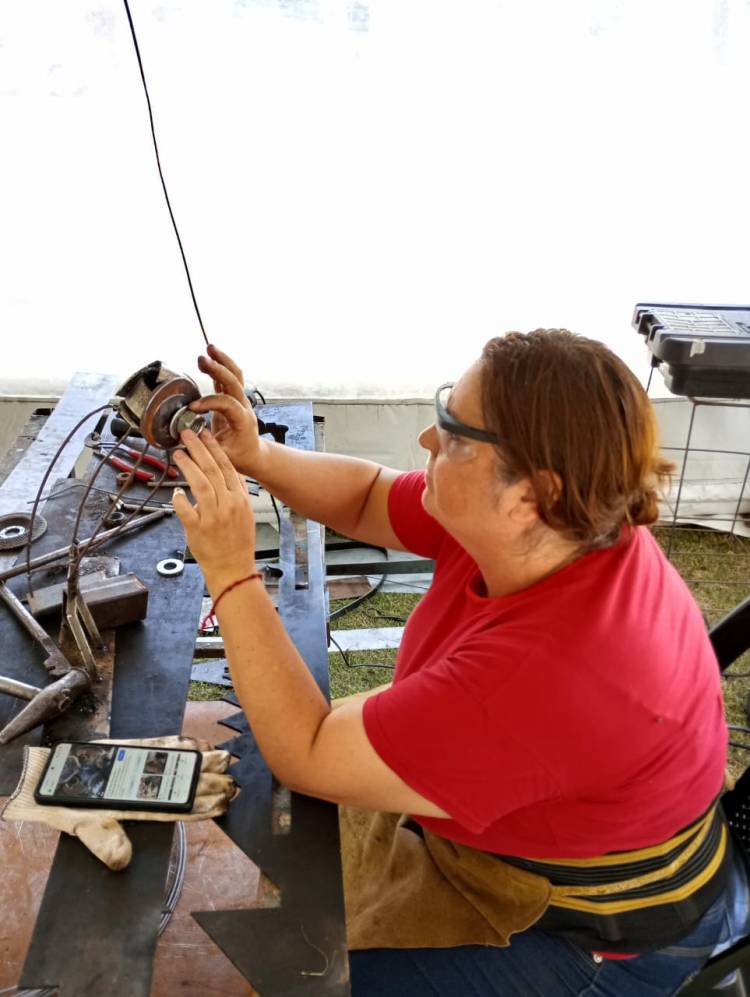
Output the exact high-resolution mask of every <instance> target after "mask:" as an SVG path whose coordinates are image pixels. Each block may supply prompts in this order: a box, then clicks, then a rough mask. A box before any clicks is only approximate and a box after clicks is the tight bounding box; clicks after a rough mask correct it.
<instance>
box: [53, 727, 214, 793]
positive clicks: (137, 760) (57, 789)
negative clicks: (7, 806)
mask: <svg viewBox="0 0 750 997" xmlns="http://www.w3.org/2000/svg"><path fill="white" fill-rule="evenodd" d="M199 765H200V753H199V752H196V751H183V750H179V749H174V748H136V747H129V746H125V745H116V744H83V743H73V744H70V743H61V744H57V745H55V747H54V748H53V749H52V753H51V754H50V757H49V761H48V763H47V767H46V769H45V771H44V774H43V776H42V780H41V782H40V784H39V787H38V789H37V791H36V794H35V795H36V798H37V800H38V801H39V802H40V803H44V802H52V801H53V800H54V802H55V803H61V804H66V803H68V804H76V803H78V804H82V803H88V804H91V803H94V804H96V805H99V806H101V805H106V804H107V803H109V804H111V805H112V806H113V807H114V806H115V805H116V804H120V803H123V804H126V805H128V806H130V807H131V808H134V807H133V805H134V804H137V805H139V806H143V807H145V808H152V809H158V807H159V806H164V807H166V808H167V809H174V808H175V807H183V808H184V807H187V806H188V804H192V797H193V792H194V787H195V782H196V774H197V773H196V768H197V767H199Z"/></svg>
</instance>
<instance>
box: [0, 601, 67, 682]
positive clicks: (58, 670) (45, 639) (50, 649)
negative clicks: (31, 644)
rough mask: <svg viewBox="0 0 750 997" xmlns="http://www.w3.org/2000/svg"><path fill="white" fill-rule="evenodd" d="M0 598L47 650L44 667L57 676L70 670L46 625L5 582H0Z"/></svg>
mask: <svg viewBox="0 0 750 997" xmlns="http://www.w3.org/2000/svg"><path fill="white" fill-rule="evenodd" d="M0 599H2V600H3V602H4V603H5V605H6V606H7V607H8V609H10V611H11V612H12V613H13V615H14V616H15V617H16V619H17V620H18V622H19V623H20V624H21V626H23V627H25V629H26V630H27V631H28V632H29V633H30V634H31V636H32V637H33V638H34V640H36V641H38V642H39V643H40V644H41V645H42V647H43V648H44V650H45V651H46V652H47V657H46V658H45V660H44V667H45V668H46V669H47V671H48V672H49V674H50V675H52V676H54V677H56V678H57V677H58V676H60V675H64V674H65V673H66V672H68V671H70V662H69V661H68V659H67V658H66V657H65V655H64V654H63V653H62V651H61V650H60V648H59V647H58V646H57V645H56V644H55V642H54V641H53V640H52V638H51V637H50V636H49V634H48V633H47V631H46V630H45V629H44V627H42V626H40V624H39V623H37V621H36V620H35V619H34V617H33V616H32V615H31V613H30V612H29V611H28V609H27V608H26V607H25V606H24V604H23V603H22V602H21V600H20V599H18V598H17V597H16V596H15V595H14V594H13V593H12V592H11V590H10V589H9V588H8V586H7V585H5V584H4V583H0Z"/></svg>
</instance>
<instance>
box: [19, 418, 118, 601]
mask: <svg viewBox="0 0 750 997" xmlns="http://www.w3.org/2000/svg"><path fill="white" fill-rule="evenodd" d="M108 408H109V402H107V404H106V405H100V406H99V408H95V409H94V410H93V411H91V412H87V413H86V415H84V416H83V417H82V418H81V419H79V421H78V422H77V423H76V424H75V426H73V428H72V429H71V431H70V432H69V433H68V434H67V436H66V437H65V439H64V440H63V441H62V443H61V444H60V446H59V447H58V448H57V450H56V451H55V455H54V457H53V458H52V460H51V461H50V463H49V465H48V466H47V470H46V471H45V472H44V475H43V477H42V480H41V482H40V484H39V488H38V489H37V493H36V495H35V496H34V505H33V507H32V509H31V522H30V523H29V542H28V543H27V544H26V582H27V585H28V589H29V595H33V589H32V586H31V538H32V537H33V536H34V521H35V519H36V514H37V509H38V508H39V502H40V501H41V496H42V492H43V491H44V486H45V485H46V484H47V481H48V479H49V476H50V474H52V468H53V467H54V466H55V464H56V463H57V460H58V458H59V456H60V454H61V453H62V452H63V450H64V449H65V447H66V446H67V445H68V444H69V443H70V441H71V440H72V439H73V437H74V436H75V434H76V433H77V432H78V430H79V429H80V428H81V426H82V425H83V424H84V422H86V421H87V420H88V419H90V418H91V417H92V416H94V415H97V414H98V413H99V412H103V411H104V410H105V409H108Z"/></svg>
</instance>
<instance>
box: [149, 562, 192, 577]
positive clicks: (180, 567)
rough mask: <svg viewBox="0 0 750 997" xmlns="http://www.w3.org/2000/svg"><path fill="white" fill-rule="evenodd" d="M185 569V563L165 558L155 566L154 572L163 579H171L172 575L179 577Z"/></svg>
mask: <svg viewBox="0 0 750 997" xmlns="http://www.w3.org/2000/svg"><path fill="white" fill-rule="evenodd" d="M184 569H185V562H184V561H181V560H179V558H176V557H165V558H164V560H163V561H159V563H158V564H157V565H156V571H157V573H158V574H160V575H161V576H162V577H163V578H171V577H172V576H173V575H181V574H182V572H183V571H184Z"/></svg>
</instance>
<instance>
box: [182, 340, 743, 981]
mask: <svg viewBox="0 0 750 997" xmlns="http://www.w3.org/2000/svg"><path fill="white" fill-rule="evenodd" d="M199 366H200V367H201V369H202V370H203V371H204V372H206V373H208V374H210V375H211V377H212V378H213V379H214V381H215V383H216V385H217V388H220V389H221V392H222V393H219V394H216V395H213V396H209V397H207V398H204V399H201V400H200V401H199V402H196V403H194V405H193V406H192V407H193V408H194V409H195V410H196V411H201V412H208V411H213V412H214V413H216V415H215V417H214V429H215V431H216V432H217V437H216V438H214V437H212V436H211V434H209V433H204V434H203V435H202V436H201V437H200V438H198V437H196V436H195V435H194V434H192V433H190V432H187V433H185V434H184V436H183V441H184V443H185V446H186V448H187V451H188V454H189V456H188V454H184V453H180V452H178V453H177V455H176V458H175V459H176V460H177V462H178V464H179V466H180V468H181V470H182V471H183V473H184V475H185V477H186V479H187V480H188V482H189V483H190V485H191V488H192V491H193V495H194V497H195V499H196V502H197V505H196V506H192V505H191V504H190V502H189V501H188V499H187V497H186V496H185V495H184V494H183V493H181V492H179V491H176V493H175V499H174V504H175V510H176V512H177V514H178V515H179V517H180V519H181V521H182V523H183V525H184V527H185V531H186V534H187V540H188V543H189V545H190V548H191V550H192V551H193V553H194V554H195V556H196V558H197V560H198V561H199V562H200V564H201V567H202V569H203V572H204V575H205V578H206V583H207V586H208V588H209V591H210V593H211V595H212V597H213V598H214V600H215V601H216V600H219V598H220V597H221V598H220V604H219V608H218V615H219V621H220V624H221V630H222V634H223V636H224V642H225V647H226V652H227V659H228V661H229V665H230V669H231V671H232V675H233V678H234V683H235V688H236V691H237V694H238V697H239V699H240V702H241V704H242V706H243V708H244V710H245V713H246V715H247V717H248V720H249V722H250V725H251V726H252V729H253V732H254V734H255V737H256V739H257V741H258V744H259V746H260V749H261V751H262V753H263V755H264V757H265V759H266V760H267V762H268V764H269V766H270V768H271V769H272V770H273V772H274V774H275V775H276V777H277V778H278V779H279V780H280V781H281V782H282V783H284V784H285V785H287V786H289V787H290V788H292V789H294V790H296V791H297V792H302V793H307V794H309V795H314V796H319V797H322V798H324V799H327V800H331V801H334V802H337V803H340V804H347V805H351V806H357V807H363V808H368V809H371V810H373V811H387V812H392V813H403V814H408V815H410V819H411V824H410V826H411V827H412V828H413V831H414V833H416V834H418V835H420V836H422V837H423V838H424V840H425V841H426V842H427V844H428V846H429V843H430V841H435V840H436V839H437V840H438V841H439V842H440V841H442V842H445V841H449V842H451V843H453V846H455V849H456V850H457V854H460V855H464V856H469V857H472V856H476V857H480V858H484V859H486V861H487V862H489V867H488V868H489V869H490V873H491V872H492V870H493V869H496V868H498V866H497V863H498V862H501V861H502V862H503V863H506V864H507V866H510V867H511V868H512V869H513V870H520V871H521V872H520V873H519V874H523V875H528V876H530V877H531V881H532V882H534V883H542V884H544V888H545V889H546V890H547V894H545V896H546V898H547V899H546V901H545V904H544V909H543V911H542V912H541V913H539V914H538V915H535V917H536V920H535V923H534V925H533V927H528V928H526V930H523V931H521V932H520V933H517V934H515V933H514V932H515V931H517V930H518V928H517V926H515V927H514V926H513V925H511V926H510V929H509V931H508V934H513V938H512V941H511V944H510V945H507V946H503V943H502V942H498V943H497V944H494V943H492V944H490V945H488V944H486V943H485V944H481V945H479V944H460V945H453V946H451V947H445V946H442V947H432V946H431V944H430V941H429V937H428V938H427V940H426V941H425V944H424V945H419V946H412V947H410V948H398V947H395V945H394V946H392V945H391V944H390V943H389V944H388V946H387V947H384V946H380V947H377V948H374V949H372V948H367V949H365V950H364V951H357V952H354V953H352V960H351V967H352V981H353V992H354V994H355V995H357V997H359V995H364V994H368V995H369V994H389V995H395V994H402V993H403V994H405V995H406V994H409V995H410V997H413V995H419V994H430V995H432V994H440V995H450V997H453V995H456V997H458V995H461V997H464V995H467V994H477V995H479V994H488V995H494V994H518V995H527V994H543V995H545V997H554V995H556V994H560V995H574V994H583V993H585V994H586V995H587V997H599V995H601V997H605V995H611V994H617V995H631V994H632V995H633V997H636V995H637V997H644V995H648V994H654V995H656V994H670V993H674V992H676V990H677V989H678V988H679V986H680V985H681V984H682V983H683V982H684V980H685V979H687V978H688V977H689V976H690V975H691V974H692V973H694V972H695V971H696V970H697V969H698V968H699V967H700V965H701V964H702V963H703V962H704V961H705V959H706V958H707V957H708V955H709V954H710V952H711V951H713V950H715V949H716V948H717V947H718V946H726V945H728V944H731V943H732V942H733V941H734V940H736V938H737V937H740V936H741V935H742V934H744V933H745V932H746V931H747V930H748V917H749V915H748V886H747V879H746V876H745V872H744V865H743V862H742V859H741V856H739V855H735V854H734V853H733V850H732V846H731V839H730V837H729V835H728V834H727V829H726V825H725V823H724V821H723V817H722V815H721V810H720V808H719V807H717V805H716V801H717V798H718V796H719V794H720V792H721V788H722V780H723V771H724V764H725V756H726V740H727V737H726V727H725V723H724V716H723V706H722V698H721V690H720V684H719V674H718V669H717V665H716V661H715V658H714V656H713V653H712V650H711V646H710V643H709V641H708V638H707V635H706V632H705V628H704V626H703V621H702V618H701V615H700V612H699V611H698V608H697V606H696V605H695V603H694V601H693V599H692V597H691V595H690V593H689V592H688V590H687V588H686V587H685V586H684V584H683V583H682V581H681V580H680V578H679V576H678V575H677V573H676V572H675V571H674V569H673V568H672V567H671V565H670V564H669V563H668V562H667V561H666V560H665V558H664V557H663V555H662V553H661V551H660V550H659V548H658V546H657V545H656V543H655V542H654V540H653V538H652V537H651V535H650V533H649V532H648V531H647V530H646V529H644V528H643V527H644V526H646V525H648V524H650V523H653V522H654V521H655V520H656V518H657V489H658V487H659V484H660V482H661V481H662V480H663V479H664V478H665V477H666V476H667V474H668V471H669V466H668V465H667V464H666V463H665V462H664V461H663V460H662V459H661V457H660V456H659V452H658V446H657V438H656V431H655V420H654V415H653V411H652V409H651V406H650V403H649V401H648V399H647V397H646V395H645V392H644V391H643V389H642V387H641V386H640V384H639V383H638V382H637V381H636V379H635V378H634V377H633V375H632V374H631V373H630V371H629V370H628V369H627V367H626V366H625V365H624V364H623V363H622V362H621V361H620V360H619V359H618V358H617V357H616V356H615V355H614V354H613V353H612V352H611V351H610V350H608V349H607V348H606V347H604V346H603V345H602V344H601V343H597V342H594V341H592V340H588V339H584V338H583V337H579V336H574V335H573V334H571V333H568V332H566V331H564V330H537V331H536V332H533V333H529V334H526V335H521V334H518V333H511V334H509V335H507V336H505V337H501V338H498V339H494V340H491V341H490V342H489V343H488V344H487V345H486V347H485V348H484V351H483V353H482V356H481V358H480V360H479V361H477V363H475V364H474V365H473V366H472V367H470V368H469V370H468V371H467V372H466V373H465V374H464V375H463V377H461V378H460V380H459V381H457V382H456V383H455V384H450V385H444V386H442V387H441V388H440V389H439V390H438V393H437V395H436V418H435V423H434V424H433V425H432V426H430V427H429V428H428V429H426V430H425V431H424V432H423V433H422V434H421V436H420V442H421V443H422V445H423V446H424V447H425V449H426V450H427V452H428V460H427V469H426V472H411V473H409V474H399V472H397V471H394V470H390V469H388V468H384V467H381V466H379V465H376V464H373V463H371V462H368V461H363V460H358V459H354V458H348V457H342V456H336V455H328V454H318V453H308V452H302V451H297V450H292V449H290V448H286V447H283V446H279V445H277V444H274V443H271V442H268V441H266V440H263V439H260V438H259V436H258V433H257V422H256V420H255V416H254V414H253V412H252V408H251V407H250V405H249V404H248V403H247V401H246V399H245V397H244V392H243V387H242V386H243V378H242V373H241V371H240V370H239V369H238V368H237V367H236V365H235V364H234V363H233V362H232V361H231V360H230V358H229V357H227V356H226V355H225V354H223V353H221V352H220V351H219V350H217V349H215V348H213V347H211V348H209V356H208V357H203V358H201V361H200V363H199ZM217 439H218V441H219V442H217ZM235 468H236V470H237V471H239V472H240V473H241V474H245V475H249V476H252V477H254V478H255V479H257V480H258V481H260V482H261V483H262V484H263V485H264V486H265V487H266V488H267V489H268V490H269V491H270V492H271V493H273V494H274V495H276V496H277V497H279V498H280V499H281V500H282V501H283V502H284V503H285V504H287V505H289V506H290V507H292V508H294V509H295V510H297V511H298V512H299V513H301V514H302V515H304V516H306V517H308V518H311V519H315V520H317V521H319V522H322V523H325V524H326V525H328V526H330V527H332V528H334V529H336V530H338V531H339V532H341V533H344V534H346V535H348V536H351V537H353V538H355V539H359V540H362V541H364V542H366V543H372V544H379V545H382V546H387V547H389V548H391V549H396V550H411V551H414V552H416V553H419V554H422V555H424V556H429V557H432V558H434V559H435V562H436V568H435V577H434V582H433V585H432V586H431V588H430V591H429V592H428V594H427V595H426V596H425V598H424V599H423V600H422V601H421V603H420V604H419V606H418V607H417V609H416V610H415V612H414V613H413V614H412V617H411V618H410V620H409V623H408V625H407V627H406V630H405V633H404V638H403V642H402V646H401V648H400V651H399V656H398V661H397V666H396V671H395V675H394V682H393V685H392V686H391V687H390V688H388V689H386V690H383V691H379V692H377V693H375V694H373V695H370V696H363V697H358V698H355V699H354V700H353V701H350V702H347V703H345V704H344V705H342V706H341V707H339V708H337V709H331V708H330V707H329V705H328V704H327V703H326V702H325V700H324V698H323V696H322V695H321V694H320V692H319V690H318V688H317V686H316V684H315V682H314V681H313V679H312V677H311V676H310V674H309V672H308V671H307V669H306V667H305V665H304V662H303V661H302V660H301V658H300V657H299V655H298V654H297V652H296V650H295V648H294V646H293V644H292V643H291V641H290V639H289V637H288V636H287V634H286V632H285V631H284V628H283V626H282V624H281V622H280V621H279V619H278V616H277V614H276V612H275V610H274V608H273V606H272V604H271V602H270V600H269V599H268V597H267V596H266V594H265V591H264V589H263V586H262V585H260V584H257V576H256V575H255V561H254V553H253V552H254V524H253V519H252V513H251V508H250V504H249V500H248V497H247V493H246V489H245V487H244V485H243V484H242V483H241V481H240V479H239V478H238V476H237V474H236V473H235ZM237 583H239V584H237ZM284 716H288V717H289V718H290V722H289V723H284V722H283V717H284ZM292 718H293V722H292ZM432 836H434V837H432ZM462 850H466V851H462ZM502 905H503V897H502V896H498V907H499V908H502ZM523 926H524V927H526V924H524V925H523ZM482 940H483V941H485V939H484V938H483V939H482Z"/></svg>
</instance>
